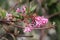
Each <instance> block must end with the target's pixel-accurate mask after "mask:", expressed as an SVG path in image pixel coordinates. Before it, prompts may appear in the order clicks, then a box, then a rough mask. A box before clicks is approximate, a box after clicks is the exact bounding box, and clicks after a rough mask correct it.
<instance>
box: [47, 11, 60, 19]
mask: <svg viewBox="0 0 60 40" xmlns="http://www.w3.org/2000/svg"><path fill="white" fill-rule="evenodd" d="M59 14H60V12H57V13H53V14H51V15H50V16H48V17H47V18H52V17H54V16H56V15H59Z"/></svg>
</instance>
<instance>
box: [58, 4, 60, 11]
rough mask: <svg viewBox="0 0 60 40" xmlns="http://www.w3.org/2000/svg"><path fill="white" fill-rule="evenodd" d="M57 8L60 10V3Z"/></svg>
mask: <svg viewBox="0 0 60 40" xmlns="http://www.w3.org/2000/svg"><path fill="white" fill-rule="evenodd" d="M57 10H58V11H60V3H58V4H57Z"/></svg>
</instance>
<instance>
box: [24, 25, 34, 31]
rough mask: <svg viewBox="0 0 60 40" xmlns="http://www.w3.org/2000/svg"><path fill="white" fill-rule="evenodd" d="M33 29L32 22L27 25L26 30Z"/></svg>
mask: <svg viewBox="0 0 60 40" xmlns="http://www.w3.org/2000/svg"><path fill="white" fill-rule="evenodd" d="M32 29H33V27H32V26H31V24H28V25H27V27H25V29H24V32H31V31H32Z"/></svg>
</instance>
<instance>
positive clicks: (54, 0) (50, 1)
mask: <svg viewBox="0 0 60 40" xmlns="http://www.w3.org/2000/svg"><path fill="white" fill-rule="evenodd" d="M47 2H48V5H52V4H53V3H56V2H57V0H47Z"/></svg>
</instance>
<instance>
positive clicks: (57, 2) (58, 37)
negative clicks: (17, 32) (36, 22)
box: [0, 0, 60, 40]
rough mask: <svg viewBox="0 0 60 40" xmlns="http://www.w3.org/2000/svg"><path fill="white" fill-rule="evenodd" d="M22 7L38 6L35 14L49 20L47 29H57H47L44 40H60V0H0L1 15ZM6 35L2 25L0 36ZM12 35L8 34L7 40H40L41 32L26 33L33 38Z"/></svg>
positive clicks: (0, 39) (0, 26) (2, 39)
mask: <svg viewBox="0 0 60 40" xmlns="http://www.w3.org/2000/svg"><path fill="white" fill-rule="evenodd" d="M22 5H27V6H28V7H30V6H35V5H37V7H36V9H35V10H34V11H33V12H36V13H37V14H38V15H40V16H41V15H43V16H45V17H47V18H48V19H49V22H48V24H46V26H47V27H52V26H53V27H55V28H51V29H46V32H45V34H44V38H43V40H60V0H0V13H1V11H2V10H5V11H7V12H11V11H13V10H16V8H18V7H21V6H22ZM33 9H34V8H33ZM3 25H4V24H3ZM4 26H6V25H4ZM2 30H3V31H2ZM4 33H5V31H4V29H2V24H0V34H1V35H2V34H4ZM10 35H11V34H10ZM10 35H9V34H7V36H8V37H7V38H8V39H9V40H13V39H14V40H39V39H40V30H38V29H37V30H33V31H32V32H31V33H25V35H33V37H16V38H15V37H14V36H12V37H11V36H10ZM8 39H5V40H8ZM0 40H4V37H3V38H0Z"/></svg>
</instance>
